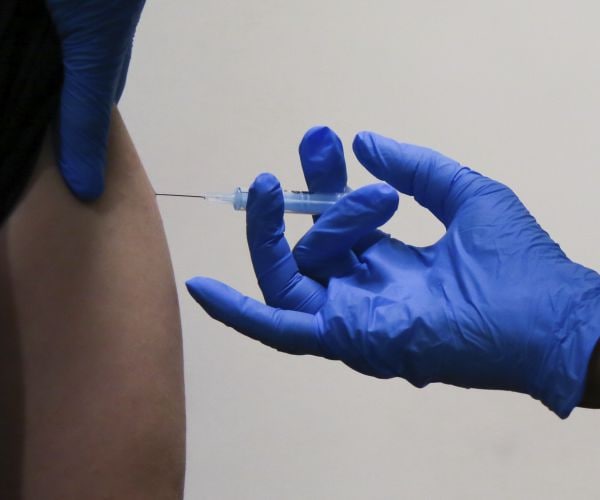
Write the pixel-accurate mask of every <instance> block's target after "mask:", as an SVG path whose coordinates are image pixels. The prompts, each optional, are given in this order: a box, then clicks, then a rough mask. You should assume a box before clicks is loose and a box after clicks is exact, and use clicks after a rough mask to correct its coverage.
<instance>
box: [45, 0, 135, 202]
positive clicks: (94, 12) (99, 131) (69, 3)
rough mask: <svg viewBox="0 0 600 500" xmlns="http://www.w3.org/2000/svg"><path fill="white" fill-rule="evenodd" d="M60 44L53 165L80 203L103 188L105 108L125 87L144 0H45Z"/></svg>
mask: <svg viewBox="0 0 600 500" xmlns="http://www.w3.org/2000/svg"><path fill="white" fill-rule="evenodd" d="M46 1H47V4H48V8H49V11H50V14H51V16H52V19H53V21H54V24H55V26H56V30H57V33H58V35H59V38H60V40H61V43H62V50H63V65H64V84H63V90H62V95H61V101H60V111H59V118H58V124H57V149H58V162H59V166H60V170H61V173H62V175H63V178H64V179H65V182H66V183H67V185H68V186H69V188H70V189H71V191H72V192H73V193H74V194H75V195H76V196H78V197H79V198H81V199H82V200H93V199H95V198H97V197H98V196H100V195H101V194H102V191H103V190H104V169H105V164H106V145H107V141H108V128H109V124H110V116H111V110H112V107H113V105H114V104H116V103H117V102H118V100H119V99H120V97H121V94H122V92H123V88H124V86H125V81H126V78H127V70H128V67H129V61H130V58H131V49H132V43H133V37H134V35H135V29H136V26H137V24H138V21H139V18H140V15H141V12H142V9H143V7H144V4H145V0H87V1H85V2H82V1H80V0H46Z"/></svg>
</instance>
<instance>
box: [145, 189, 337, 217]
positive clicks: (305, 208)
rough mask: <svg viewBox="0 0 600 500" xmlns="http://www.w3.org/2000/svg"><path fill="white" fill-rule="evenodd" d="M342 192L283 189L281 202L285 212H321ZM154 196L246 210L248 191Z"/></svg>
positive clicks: (157, 194) (159, 194)
mask: <svg viewBox="0 0 600 500" xmlns="http://www.w3.org/2000/svg"><path fill="white" fill-rule="evenodd" d="M348 192H349V190H348V191H347V192H344V193H310V192H308V191H284V192H283V203H284V210H285V212H287V213H294V214H310V215H319V214H322V213H323V212H324V211H325V210H327V209H328V208H329V207H331V206H332V205H334V204H335V203H336V202H337V201H338V200H340V199H341V198H342V197H343V196H344V195H346V194H347V193H348ZM156 196H176V197H180V198H199V199H202V200H207V201H216V202H220V203H227V204H228V205H233V209H234V210H246V204H247V202H248V191H247V190H243V189H242V188H239V187H238V188H236V189H235V191H234V192H233V193H203V194H195V195H192V194H171V193H156Z"/></svg>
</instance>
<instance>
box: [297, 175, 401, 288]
mask: <svg viewBox="0 0 600 500" xmlns="http://www.w3.org/2000/svg"><path fill="white" fill-rule="evenodd" d="M397 209H398V193H397V192H396V190H395V189H393V188H392V187H390V186H389V185H387V184H372V185H369V186H364V187H361V188H359V189H357V190H356V191H353V192H351V193H349V194H347V195H346V196H344V197H343V198H342V199H341V200H339V201H338V202H337V203H336V204H335V205H334V206H333V207H331V208H330V209H329V210H327V211H326V212H325V213H324V214H323V215H322V216H321V218H320V219H319V220H318V221H316V222H315V224H314V225H313V226H312V227H311V228H310V229H309V230H308V232H307V233H306V234H305V235H304V236H303V237H302V238H301V239H300V241H299V242H298V244H297V245H296V247H295V248H294V257H295V259H296V262H297V263H298V267H299V268H300V270H301V271H302V272H303V273H305V274H307V275H309V276H314V277H317V278H318V279H321V280H324V281H326V280H328V279H329V278H331V277H332V276H343V275H345V274H349V273H351V272H352V271H353V270H354V269H355V268H356V267H357V266H358V265H360V262H359V259H358V258H357V256H356V253H355V252H354V251H353V249H354V247H355V246H356V245H357V244H361V243H362V242H363V241H364V240H365V239H368V240H369V241H370V243H371V244H375V243H376V242H377V241H379V240H380V239H381V238H383V237H386V235H385V233H382V232H376V231H377V228H378V227H380V226H382V225H383V224H385V223H386V222H387V221H388V220H389V219H390V218H391V217H392V216H393V215H394V213H395V212H396V210H397ZM373 234H375V236H376V237H375V238H373V237H372V235H373ZM362 247H363V245H361V249H364V248H362Z"/></svg>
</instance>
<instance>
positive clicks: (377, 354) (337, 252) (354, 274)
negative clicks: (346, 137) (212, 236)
mask: <svg viewBox="0 0 600 500" xmlns="http://www.w3.org/2000/svg"><path fill="white" fill-rule="evenodd" d="M353 149H354V153H355V154H356V156H357V158H358V160H359V161H360V162H361V163H362V164H363V165H364V166H365V167H366V168H367V169H368V170H369V171H370V172H371V173H372V174H373V175H375V177H378V178H379V179H382V180H384V181H386V182H387V183H388V184H378V185H372V186H366V187H363V188H361V189H358V190H356V191H354V192H352V193H350V194H348V195H347V196H345V197H344V198H342V199H341V200H340V201H339V202H338V203H336V205H335V206H333V207H332V208H330V209H329V210H328V211H327V212H325V213H324V214H323V215H322V216H321V217H320V218H319V219H318V220H317V221H316V222H315V224H314V226H313V227H312V228H311V229H310V230H309V231H308V232H307V233H306V235H305V236H304V237H303V238H302V239H301V240H300V241H299V242H298V244H297V246H296V247H295V249H294V252H293V255H292V254H291V253H290V250H289V247H288V245H287V243H286V241H285V237H284V234H283V233H284V226H283V201H282V194H281V190H280V187H279V184H278V183H277V181H276V179H275V178H274V177H272V176H269V175H262V176H259V177H258V178H257V179H256V181H255V183H254V185H253V187H252V189H251V191H250V194H249V200H248V213H247V227H248V241H249V245H250V251H251V255H252V260H253V264H254V268H255V270H256V274H257V277H258V280H259V284H260V287H261V289H262V291H263V294H264V297H265V301H266V303H267V304H268V305H264V304H262V303H260V302H258V301H256V300H253V299H251V298H248V297H244V296H242V295H241V294H239V293H238V292H236V291H235V290H233V289H231V288H229V287H228V286H226V285H224V284H222V283H219V282H217V281H214V280H211V279H208V278H195V279H192V280H190V281H189V282H188V289H189V291H190V292H191V294H192V295H193V296H194V298H195V299H196V300H197V301H198V302H199V303H200V305H201V306H202V307H203V308H204V309H205V310H206V311H207V312H208V314H210V315H211V316H212V317H213V318H215V319H217V320H219V321H222V322H223V323H225V324H227V325H229V326H232V327H233V328H235V329H236V330H238V331H240V332H241V333H244V334H246V335H248V336H250V337H252V338H254V339H257V340H260V341H261V342H263V343H265V344H267V345H270V346H272V347H275V348H276V349H279V350H281V351H285V352H289V353H293V354H313V355H317V356H324V357H327V358H330V359H337V360H341V361H343V362H344V363H346V364H347V365H348V366H350V367H351V368H354V369H355V370H357V371H359V372H361V373H365V374H368V375H373V376H376V377H381V378H389V377H403V378H405V379H406V380H408V381H409V382H411V383H412V384H414V385H415V386H417V387H423V386H425V385H427V384H429V383H431V382H445V383H449V384H454V385H457V386H461V387H477V388H485V389H504V390H511V391H518V392H522V393H527V394H530V395H531V396H533V397H534V398H537V399H539V400H541V401H542V402H543V403H544V404H545V405H547V406H548V407H549V408H551V409H552V410H553V411H555V412H556V413H557V414H558V415H559V416H560V417H562V418H565V417H567V416H568V415H569V413H570V412H571V410H572V409H573V408H574V407H575V406H576V405H577V404H578V403H579V402H580V400H581V397H582V394H583V390H584V385H585V379H586V372H587V367H588V361H589V359H590V355H591V353H592V351H593V349H594V346H595V344H596V342H597V340H598V338H599V337H600V276H599V275H598V274H597V273H595V272H594V271H591V270H590V269H586V268H585V267H583V266H580V265H578V264H575V263H574V262H572V261H570V260H569V259H568V258H567V257H566V256H565V254H564V253H563V252H562V250H561V249H560V247H559V246H558V245H557V244H556V243H554V242H553V241H552V240H551V239H550V237H549V236H548V234H547V233H546V232H545V231H544V230H543V229H542V228H541V227H540V226H539V225H538V224H537V222H536V221H535V219H534V218H533V217H532V216H531V215H530V214H529V212H528V211H527V209H526V208H525V207H524V206H523V204H522V203H521V202H520V201H519V199H518V198H517V196H516V195H515V194H514V193H513V192H512V191H511V190H510V189H509V188H508V187H506V186H504V185H502V184H500V183H498V182H495V181H493V180H491V179H488V178H487V177H484V176H482V175H480V174H478V173H477V172H474V171H473V170H471V169H469V168H467V167H463V166H461V165H460V164H458V163H457V162H455V161H454V160H451V159H449V158H447V157H445V156H442V155H441V154H439V153H436V152H435V151H432V150H429V149H425V148H421V147H418V146H412V145H408V144H399V143H397V142H394V141H393V140H391V139H387V138H384V137H381V136H378V135H376V134H373V133H368V132H363V133H360V134H358V135H357V137H356V139H355V140H354V144H353ZM301 155H302V161H303V166H304V169H305V174H306V175H307V176H308V177H309V179H308V180H309V185H311V184H313V185H314V186H319V187H320V188H323V189H326V188H327V186H329V185H333V184H337V185H336V186H335V189H334V190H339V187H340V186H341V184H342V182H343V180H345V174H340V170H341V168H342V167H341V166H340V165H343V158H342V156H341V155H342V151H341V146H340V143H339V140H338V139H337V137H335V135H334V134H333V133H332V132H330V131H329V130H328V129H316V130H312V131H310V132H309V134H308V136H307V137H305V139H304V141H303V143H302V146H301ZM336 171H337V172H338V173H337V174H333V173H332V174H331V177H328V176H329V175H330V174H328V172H336ZM311 179H312V181H311ZM328 179H329V180H328ZM330 183H331V184H330ZM390 186H393V187H394V188H396V189H397V190H399V191H401V192H403V193H406V194H408V195H413V196H414V197H415V198H416V200H417V201H418V202H419V203H420V204H421V205H423V206H425V207H426V208H428V209H429V210H430V211H431V212H432V213H433V214H434V215H435V216H436V217H437V218H438V219H439V220H440V221H441V222H442V223H443V224H444V225H445V227H446V233H445V235H444V236H443V237H442V238H441V239H440V240H439V241H438V242H437V243H435V244H434V245H432V246H429V247H425V248H416V247H413V246H410V245H407V244H404V243H403V242H401V241H398V240H396V239H393V238H390V237H389V236H388V235H385V234H384V233H382V232H380V231H378V230H377V228H378V227H379V226H380V225H381V224H383V223H385V222H386V221H387V220H388V219H389V218H390V217H391V216H392V214H393V213H394V212H395V210H396V207H397V203H398V197H397V193H396V191H395V190H394V189H392V188H391V187H390ZM312 187H313V186H311V188H312Z"/></svg>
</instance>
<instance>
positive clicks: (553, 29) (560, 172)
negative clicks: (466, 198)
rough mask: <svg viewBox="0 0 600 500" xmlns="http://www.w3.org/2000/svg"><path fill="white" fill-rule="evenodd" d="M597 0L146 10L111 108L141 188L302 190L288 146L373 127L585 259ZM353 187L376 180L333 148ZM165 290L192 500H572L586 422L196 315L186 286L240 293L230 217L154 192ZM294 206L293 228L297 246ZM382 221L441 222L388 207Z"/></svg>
mask: <svg viewBox="0 0 600 500" xmlns="http://www.w3.org/2000/svg"><path fill="white" fill-rule="evenodd" d="M598 19H600V3H599V2H597V1H593V0H590V1H569V2H567V1H548V0H527V1H523V0H508V1H507V0H503V1H480V0H479V1H476V0H470V1H469V0H455V1H451V2H450V1H444V0H420V1H406V0H404V1H400V0H385V1H382V0H373V1H366V0H345V1H342V0H297V1H295V2H292V1H289V0H288V1H283V0H258V1H248V0H246V1H243V0H236V1H233V0H178V1H173V0H150V1H148V5H147V8H146V11H145V15H144V17H143V19H142V23H141V26H140V30H139V33H138V37H137V43H136V50H135V57H134V62H133V66H132V69H131V75H130V80H129V85H128V90H127V92H126V95H125V99H124V101H123V103H122V109H123V111H124V114H125V117H126V119H127V122H128V124H129V126H130V129H131V132H132V134H133V136H134V138H135V139H136V142H137V145H138V147H139V150H140V153H141V155H142V157H143V159H144V161H145V164H146V167H147V169H148V171H149V174H150V177H151V179H152V181H153V184H154V186H155V188H156V189H157V190H161V191H168V192H180V193H195V192H198V191H205V190H206V191H217V190H229V189H231V188H233V187H234V186H236V185H238V184H241V185H248V184H249V183H250V181H251V180H252V179H253V178H254V176H255V175H256V174H258V173H259V172H261V171H271V172H273V173H275V174H276V175H277V176H278V177H279V178H280V179H281V181H282V183H283V185H284V186H286V187H288V188H299V187H303V182H302V174H301V171H300V166H299V161H298V158H297V152H296V151H297V145H298V142H299V140H300V138H301V136H302V134H303V133H304V131H305V130H306V129H307V128H308V127H310V126H312V125H314V124H328V125H330V126H331V127H333V128H334V129H335V130H336V131H338V133H339V134H340V135H341V137H342V138H343V140H344V142H345V145H346V146H347V151H351V150H350V148H349V145H350V142H351V140H352V137H353V134H354V133H355V132H356V131H358V130H361V129H372V130H376V131H378V132H380V133H384V134H387V135H390V136H393V137H396V138H398V139H401V140H403V141H410V142H416V143H419V144H424V145H428V146H430V147H433V148H436V149H438V150H441V151H443V152H445V153H446V154H448V155H450V156H453V157H455V158H456V159H458V160H460V161H461V162H462V163H465V164H467V165H469V166H472V167H474V168H476V169H478V170H480V171H483V172H484V173H486V174H487V175H489V176H491V177H495V178H497V179H499V180H501V181H503V182H505V183H507V184H509V185H510V186H512V187H513V188H514V189H515V191H516V192H517V193H518V194H519V195H520V196H521V198H522V199H523V201H524V202H525V204H526V205H527V206H528V207H529V208H530V210H531V211H532V212H533V213H534V215H536V216H537V218H538V220H539V221H540V223H541V224H542V225H543V226H544V227H545V228H546V229H547V230H548V231H549V232H550V234H551V235H552V236H553V237H554V238H555V239H556V240H557V241H559V242H560V243H561V245H562V247H563V248H564V249H565V250H566V252H567V254H568V255H569V256H571V258H573V259H574V260H577V261H579V262H581V263H583V264H585V265H588V266H591V267H594V268H596V269H599V268H600V229H599V227H598V215H599V214H600V199H599V198H598V191H599V188H598V185H599V181H600V172H599V170H600V141H599V133H600V123H599V122H600V118H599V117H600V28H599V27H598V26H599V25H598ZM348 163H349V169H350V179H351V185H353V186H359V185H361V184H365V183H368V182H371V181H372V180H371V179H370V178H369V176H368V174H367V173H366V172H365V171H363V170H362V169H361V167H360V166H359V165H358V163H357V162H356V160H354V159H353V158H350V157H349V162H348ZM160 206H161V210H162V214H163V217H164V222H165V226H166V230H167V233H168V238H169V242H170V245H171V251H172V255H173V259H174V265H175V272H176V276H177V280H178V285H179V292H180V300H181V308H182V316H183V327H184V337H185V361H186V377H187V405H188V469H187V494H186V498H187V499H188V500H196V499H211V500H212V499H219V500H220V499H224V500H228V499H261V500H262V499H291V500H295V499H328V500H331V499H344V500H346V499H367V498H368V499H392V498H407V499H408V498H410V499H430V498H444V499H461V500H462V499H481V498H490V499H506V498H523V499H525V498H527V499H531V498H543V499H563V498H569V499H587V498H590V499H591V498H598V497H599V496H600V484H599V483H598V479H597V478H598V471H599V470H600V412H593V411H589V410H576V411H575V412H574V414H573V415H572V416H571V417H570V418H569V419H568V420H567V421H564V422H563V421H560V420H559V419H558V418H557V417H555V416H554V415H553V414H551V413H550V412H549V411H548V410H546V409H545V408H544V407H543V406H542V405H541V404H540V403H538V402H536V401H534V400H532V399H530V398H529V397H526V396H522V395H515V394H508V393H486V392H483V391H476V390H471V391H466V390H460V389H455V388H452V387H446V386H441V385H439V386H432V387H429V388H426V389H424V390H417V389H414V388H412V387H411V386H409V384H407V383H405V382H403V381H401V380H395V381H386V382H383V381H379V380H374V379H373V380H372V379H369V378H366V377H363V376H361V375H358V374H355V373H353V372H351V371H350V370H349V369H347V368H346V367H344V366H343V365H341V364H340V363H332V362H327V361H323V360H319V359H314V358H309V357H304V358H294V357H290V356H285V355H283V354H280V353H278V352H276V351H271V350H269V349H268V348H266V347H264V346H262V345H261V344H257V343H253V342H252V341H250V340H248V339H245V338H243V337H242V336H241V335H239V334H237V333H236V332H234V331H233V330H229V329H227V328H225V327H223V326H222V325H220V324H218V323H216V322H214V321H212V320H210V319H209V318H208V316H206V315H205V314H204V313H203V311H201V310H200V308H199V307H197V306H196V304H195V303H194V302H193V301H192V299H191V298H190V297H188V295H187V293H186V291H185V288H184V285H183V283H184V281H185V279H186V278H188V277H191V276H193V275H195V274H204V275H209V276H213V277H218V278H220V279H222V280H224V281H226V282H228V283H230V284H232V285H234V286H236V287H238V288H239V289H240V290H242V291H243V292H245V293H248V294H251V295H253V296H255V297H260V293H259V291H258V288H257V286H256V284H255V280H254V277H253V275H252V271H251V267H250V261H249V258H248V255H247V250H246V246H245V240H244V217H243V215H241V214H238V213H233V212H232V211H231V212H230V211H229V210H228V209H227V208H225V207H219V206H217V207H215V206H208V205H205V204H202V202H200V201H194V200H182V199H161V200H160ZM308 223H309V222H308V219H307V218H306V217H300V216H296V217H291V218H289V219H288V234H289V237H290V239H291V240H293V241H295V240H296V239H297V238H298V237H299V236H300V235H301V234H302V233H303V231H304V230H305V229H306V228H307V227H308ZM389 226H390V227H389V228H388V229H389V230H390V231H392V232H393V233H394V234H395V235H396V236H398V237H399V238H401V239H403V240H405V241H408V242H410V243H413V244H428V243H431V242H432V241H434V240H435V239H436V238H437V237H438V236H439V235H440V234H441V230H442V228H441V225H440V224H439V223H437V222H436V221H435V220H434V219H433V217H432V216H430V215H429V214H428V213H426V212H425V210H424V209H422V208H420V207H418V206H417V205H416V204H415V203H414V202H413V201H412V200H410V199H408V198H407V197H403V198H402V200H401V209H400V211H399V214H398V215H397V216H396V218H395V219H394V220H393V222H392V223H391V224H390V225H389Z"/></svg>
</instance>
